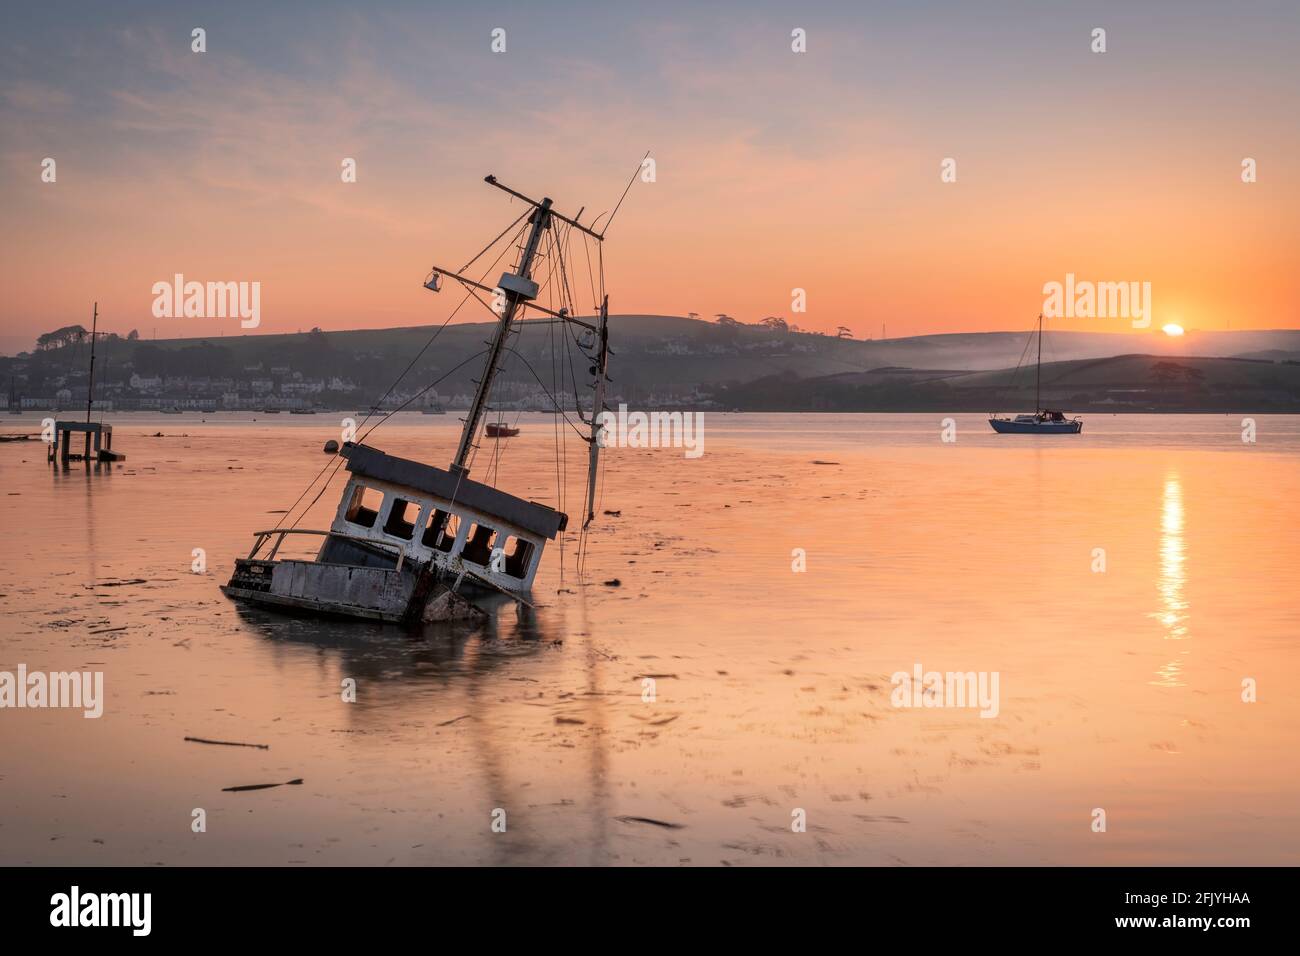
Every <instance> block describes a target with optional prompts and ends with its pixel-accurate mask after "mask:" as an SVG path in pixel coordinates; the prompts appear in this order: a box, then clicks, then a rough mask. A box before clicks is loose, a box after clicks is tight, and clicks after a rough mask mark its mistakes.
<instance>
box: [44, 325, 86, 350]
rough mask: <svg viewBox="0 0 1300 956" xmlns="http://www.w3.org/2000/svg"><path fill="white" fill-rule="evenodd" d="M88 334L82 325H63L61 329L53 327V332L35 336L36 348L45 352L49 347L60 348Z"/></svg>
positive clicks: (78, 340)
mask: <svg viewBox="0 0 1300 956" xmlns="http://www.w3.org/2000/svg"><path fill="white" fill-rule="evenodd" d="M89 334H90V333H89V332H88V331H87V330H86V327H85V326H84V325H65V326H64V327H63V328H61V329H55V330H54V331H53V332H46V333H45V334H44V335H40V336H37V338H36V350H37V351H38V352H45V351H47V350H49V349H61V348H63V347H64V346H65V345H71V344H72V343H74V342H80V341H81V340H82V339H84V338H85V337H86V336H87V335H89Z"/></svg>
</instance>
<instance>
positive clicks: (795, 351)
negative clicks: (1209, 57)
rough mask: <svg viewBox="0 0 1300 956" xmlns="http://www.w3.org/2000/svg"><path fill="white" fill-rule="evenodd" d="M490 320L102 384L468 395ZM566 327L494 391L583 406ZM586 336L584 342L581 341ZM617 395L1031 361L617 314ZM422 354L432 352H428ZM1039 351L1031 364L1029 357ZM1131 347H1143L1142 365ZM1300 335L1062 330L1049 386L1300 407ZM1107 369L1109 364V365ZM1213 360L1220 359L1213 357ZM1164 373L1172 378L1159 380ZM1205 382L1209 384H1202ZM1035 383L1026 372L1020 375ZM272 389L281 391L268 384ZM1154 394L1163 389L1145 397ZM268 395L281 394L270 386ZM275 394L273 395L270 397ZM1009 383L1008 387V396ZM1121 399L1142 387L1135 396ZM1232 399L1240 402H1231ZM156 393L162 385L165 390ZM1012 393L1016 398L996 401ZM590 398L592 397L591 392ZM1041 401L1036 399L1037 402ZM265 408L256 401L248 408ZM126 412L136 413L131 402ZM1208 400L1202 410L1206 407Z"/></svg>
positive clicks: (922, 402) (24, 370) (167, 355)
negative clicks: (1299, 391)
mask: <svg viewBox="0 0 1300 956" xmlns="http://www.w3.org/2000/svg"><path fill="white" fill-rule="evenodd" d="M492 329H493V326H492V323H490V322H480V323H472V324H462V325H450V326H447V327H446V328H445V329H443V330H442V331H441V332H440V333H438V334H437V336H436V338H435V339H434V341H433V344H432V345H431V346H429V347H428V348H427V349H426V346H427V345H428V343H429V341H430V339H431V337H433V336H434V333H435V331H436V328H435V327H434V326H413V327H405V328H392V329H357V330H351V331H341V332H322V331H319V330H313V331H311V332H306V333H294V334H260V335H227V336H213V337H209V338H204V339H157V340H140V341H126V340H122V339H112V340H109V341H106V342H105V343H104V344H103V346H101V351H100V353H99V355H100V358H101V363H100V364H99V365H98V366H97V370H96V381H97V383H99V388H101V389H104V390H106V391H101V392H100V395H101V397H103V396H105V395H108V396H109V397H116V398H117V399H119V400H121V401H122V402H123V404H124V405H126V403H128V402H129V401H130V399H131V397H132V395H133V394H137V393H135V392H133V391H132V389H131V388H129V387H127V386H126V385H125V384H123V383H125V382H126V381H127V380H129V379H130V378H131V376H132V375H138V376H141V377H145V378H149V379H151V380H154V379H158V378H161V379H162V380H163V381H164V382H165V383H166V384H165V385H164V386H163V393H164V395H165V397H168V398H172V397H174V398H182V397H186V396H187V395H189V396H193V395H194V394H195V393H196V390H197V389H200V388H202V389H206V391H205V392H204V395H205V396H207V397H208V398H211V399H213V400H219V399H220V396H221V395H222V394H225V393H227V392H229V391H232V390H233V391H237V392H238V393H239V394H240V395H241V396H244V395H246V394H249V393H250V389H251V390H252V391H253V392H256V393H257V394H266V395H268V396H269V400H272V399H274V397H275V396H277V395H288V394H295V395H300V396H301V395H307V396H308V397H307V398H305V399H302V400H303V401H307V402H311V403H314V404H317V405H318V406H320V407H331V408H355V407H361V406H364V405H365V404H366V403H367V402H371V401H375V400H378V398H379V397H380V396H382V395H383V394H384V393H385V391H386V390H387V389H388V387H389V386H390V385H391V384H392V383H393V381H394V380H395V379H396V378H397V376H398V375H399V374H400V373H401V372H402V370H403V369H405V368H406V367H407V366H408V365H411V363H412V362H413V361H414V365H413V366H412V367H411V370H410V372H409V374H408V375H407V377H406V378H405V380H404V381H403V383H402V386H401V391H402V392H403V393H405V394H411V393H412V392H414V391H417V390H418V389H420V388H423V387H424V386H426V385H428V384H429V383H430V382H434V381H437V382H438V385H437V392H438V394H439V395H440V396H442V397H443V398H444V399H447V398H450V399H453V400H454V399H455V398H456V397H458V396H464V395H466V394H468V393H471V392H472V391H473V388H474V378H475V377H476V376H477V375H478V372H479V369H480V363H479V362H478V361H477V360H475V359H474V356H476V355H477V353H479V352H481V351H482V350H483V349H484V347H485V343H486V342H487V340H488V339H489V338H490V336H491V333H492ZM570 330H571V331H566V329H564V328H563V327H561V326H558V325H555V324H550V323H541V322H525V323H522V324H521V325H520V326H519V328H518V333H517V335H516V336H514V337H513V338H512V340H511V351H510V352H509V353H508V355H507V360H506V362H505V365H504V367H503V372H502V375H501V377H500V379H499V380H498V383H499V387H498V389H497V390H496V391H495V392H494V394H495V395H496V396H497V397H498V398H500V399H502V400H506V399H507V398H510V399H513V400H515V401H519V402H525V403H529V402H531V403H534V404H535V403H537V402H538V401H547V400H548V399H547V393H548V392H549V391H551V390H553V389H554V387H555V385H556V383H557V381H558V378H559V375H560V372H561V371H564V372H565V373H566V378H567V381H568V384H567V386H565V387H566V389H567V390H568V395H569V399H570V401H571V400H572V396H573V387H572V382H573V379H574V378H576V379H577V380H578V381H579V383H585V382H587V381H588V380H589V373H588V372H587V369H586V368H585V367H584V366H585V364H586V360H585V359H584V358H583V356H582V355H581V353H580V352H579V351H578V350H577V349H576V348H574V347H573V345H574V340H573V338H571V339H570V342H569V343H568V344H567V345H566V342H565V336H566V335H572V332H573V331H578V330H572V327H570ZM580 337H581V336H576V337H574V338H580ZM610 342H611V348H612V358H611V363H610V374H611V378H612V380H613V389H612V400H614V401H627V402H629V403H631V404H640V405H643V406H659V405H670V404H694V405H703V404H707V403H710V402H716V403H717V404H720V405H723V406H725V407H739V408H772V409H795V408H827V409H834V408H844V409H850V408H867V407H871V408H895V409H900V410H902V409H906V408H913V407H915V408H931V407H949V408H954V410H961V408H963V407H966V406H964V405H960V406H954V405H953V403H954V402H971V403H975V404H973V405H971V406H970V407H972V408H975V407H978V408H985V407H988V406H986V405H985V404H984V403H986V402H989V401H991V400H994V399H995V398H996V401H997V402H1001V403H1002V404H1003V406H1004V407H1010V404H1012V403H1013V400H1014V402H1018V403H1019V404H1023V403H1024V402H1023V395H1022V394H1020V393H1019V392H1016V391H1014V390H1012V389H1011V385H1010V382H1009V379H1008V378H1007V376H1009V375H1011V372H1010V371H1008V370H1009V369H1013V368H1015V367H1016V365H1017V364H1018V363H1019V362H1020V361H1021V359H1022V358H1026V360H1027V361H1029V362H1030V363H1032V361H1033V353H1032V346H1030V348H1029V349H1027V345H1029V343H1030V337H1029V335H1028V333H1027V332H983V333H960V334H945V335H925V336H913V337H908V338H899V339H888V340H874V341H872V340H867V341H864V340H859V339H848V338H835V337H832V336H828V335H819V334H813V333H806V332H792V331H789V330H786V329H781V328H779V327H778V328H775V329H773V328H769V327H765V326H762V325H747V324H740V323H730V324H719V323H716V322H705V321H700V320H698V319H691V318H684V317H681V316H669V315H616V316H612V317H611V319H610ZM422 350H423V351H422ZM1027 351H1028V353H1029V354H1028V355H1027V356H1026V353H1027ZM1134 353H1141V355H1140V356H1138V355H1134ZM1297 355H1300V331H1291V330H1279V331H1240V332H1202V333H1198V332H1190V333H1188V334H1186V335H1184V336H1181V337H1177V338H1173V337H1169V336H1166V335H1164V334H1162V333H1158V332H1148V333H1140V334H1139V333H1134V334H1123V333H1104V332H1050V331H1049V333H1048V334H1047V336H1046V337H1045V339H1044V352H1043V357H1044V361H1045V363H1046V364H1045V366H1044V381H1045V383H1046V382H1047V381H1048V378H1049V377H1051V378H1052V383H1051V386H1050V387H1051V388H1052V389H1053V393H1052V394H1053V395H1059V396H1060V398H1061V400H1063V401H1065V400H1068V402H1067V404H1068V403H1070V402H1072V403H1073V404H1074V407H1079V404H1080V403H1081V402H1102V403H1106V404H1107V405H1108V406H1109V405H1112V404H1113V403H1123V404H1125V406H1126V407H1128V406H1129V405H1132V406H1133V407H1148V406H1155V407H1164V404H1165V400H1164V399H1163V398H1161V397H1160V396H1162V395H1163V396H1166V397H1169V400H1170V401H1172V402H1173V405H1174V406H1176V407H1191V406H1190V405H1189V404H1188V403H1192V404H1196V403H1206V402H1208V403H1209V406H1207V407H1218V405H1216V404H1215V403H1220V404H1221V403H1222V402H1224V401H1227V400H1228V399H1229V398H1232V400H1233V401H1236V400H1237V399H1238V398H1239V399H1242V400H1249V401H1250V402H1266V403H1267V404H1268V406H1269V407H1290V405H1289V404H1288V403H1293V402H1294V384H1295V383H1294V374H1295V366H1293V365H1287V364H1286V363H1287V362H1294V360H1295V356H1297ZM1234 356H1248V357H1251V358H1257V359H1259V360H1260V362H1259V363H1257V366H1258V367H1256V366H1252V367H1251V368H1250V369H1249V371H1248V372H1246V373H1242V374H1236V375H1234V374H1231V373H1230V372H1229V371H1227V370H1229V369H1237V368H1238V367H1237V366H1231V365H1224V366H1222V368H1220V366H1219V365H1216V364H1214V363H1216V362H1219V363H1222V362H1227V361H1229V360H1230V359H1231V358H1232V357H1234ZM1103 359H1104V360H1107V362H1106V363H1103V364H1101V365H1098V364H1097V362H1098V360H1103ZM1165 360H1168V361H1176V362H1179V363H1182V364H1186V365H1188V367H1190V368H1193V369H1196V370H1200V371H1199V372H1198V371H1193V372H1191V373H1188V374H1190V375H1192V376H1193V379H1191V380H1188V381H1186V382H1182V381H1177V380H1176V378H1177V374H1183V373H1176V374H1175V373H1168V374H1169V375H1171V376H1172V377H1171V380H1169V381H1166V380H1164V379H1160V378H1156V377H1153V376H1155V375H1156V374H1157V373H1153V372H1151V370H1150V367H1151V365H1152V364H1153V363H1156V362H1160V361H1165ZM85 361H86V353H85V348H84V344H83V345H80V346H68V347H65V348H58V349H50V350H47V351H42V352H34V353H32V354H31V355H30V356H22V357H19V358H18V359H16V360H15V359H0V375H3V376H4V377H5V378H6V379H7V378H8V377H9V375H10V374H15V375H16V378H17V382H16V385H15V389H16V391H18V392H19V393H21V394H23V395H41V394H53V393H54V392H55V390H56V389H59V388H64V389H66V390H68V391H71V392H76V391H77V389H78V387H80V388H81V389H82V390H83V393H84V366H85ZM1206 363H1211V364H1208V365H1207V364H1206ZM1160 374H1162V375H1163V374H1166V373H1160ZM1198 374H1203V375H1204V378H1203V379H1196V378H1195V376H1197V375H1198ZM1021 375H1022V376H1023V375H1024V372H1023V371H1022V372H1021ZM322 381H323V382H326V383H330V384H331V386H338V385H339V383H344V384H345V385H346V390H340V389H339V388H337V387H335V388H333V390H329V389H327V390H325V391H319V392H309V391H306V390H304V389H303V383H310V382H322ZM268 383H270V384H268ZM1152 388H1156V389H1157V390H1158V391H1157V392H1149V393H1148V392H1143V391H1142V390H1144V389H1145V390H1150V389H1152ZM266 389H270V391H269V392H267V391H265V390H266ZM258 390H262V391H260V392H259V391H258ZM1009 390H1010V391H1009ZM1124 390H1129V391H1130V392H1131V396H1130V398H1123V397H1122V396H1123V393H1124ZM1234 390H1236V392H1237V394H1236V397H1235V398H1233V393H1234ZM153 394H155V395H157V394H158V390H157V388H155V391H154V393H153ZM1001 395H1005V396H1006V397H1005V398H1001V397H997V396H1001ZM580 397H581V398H582V399H583V400H584V402H585V401H586V399H587V394H586V393H585V392H583V393H581V396H580ZM1030 399H1031V404H1032V394H1031V395H1030ZM249 401H254V400H251V399H250V400H249ZM127 407H129V405H127ZM1197 407H1200V406H1199V405H1197Z"/></svg>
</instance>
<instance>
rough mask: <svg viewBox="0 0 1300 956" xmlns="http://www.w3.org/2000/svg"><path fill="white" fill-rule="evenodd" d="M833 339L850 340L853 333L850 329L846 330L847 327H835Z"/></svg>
mask: <svg viewBox="0 0 1300 956" xmlns="http://www.w3.org/2000/svg"><path fill="white" fill-rule="evenodd" d="M835 337H836V338H837V339H851V338H853V332H852V330H851V329H849V328H847V327H845V326H843V325H840V326H837V327H836V329H835Z"/></svg>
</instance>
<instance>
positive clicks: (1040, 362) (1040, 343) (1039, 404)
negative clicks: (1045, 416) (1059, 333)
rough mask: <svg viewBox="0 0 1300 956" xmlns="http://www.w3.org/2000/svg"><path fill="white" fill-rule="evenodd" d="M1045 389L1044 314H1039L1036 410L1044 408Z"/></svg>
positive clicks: (1035, 378)
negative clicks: (1042, 397)
mask: <svg viewBox="0 0 1300 956" xmlns="http://www.w3.org/2000/svg"><path fill="white" fill-rule="evenodd" d="M1042 391H1043V314H1042V313H1041V312H1040V313H1039V314H1038V370H1037V371H1036V372H1035V373H1034V411H1035V412H1039V411H1041V410H1042V408H1043V402H1042V399H1041V398H1040V396H1041V395H1042Z"/></svg>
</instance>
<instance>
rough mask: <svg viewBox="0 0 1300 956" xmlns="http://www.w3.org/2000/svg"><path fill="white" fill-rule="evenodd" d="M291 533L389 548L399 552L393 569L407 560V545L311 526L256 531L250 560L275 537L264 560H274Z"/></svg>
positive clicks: (398, 569)
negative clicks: (319, 529)
mask: <svg viewBox="0 0 1300 956" xmlns="http://www.w3.org/2000/svg"><path fill="white" fill-rule="evenodd" d="M289 534H314V535H319V536H322V537H326V538H344V539H346V540H349V541H357V542H359V543H361V544H366V545H370V546H372V547H376V548H389V549H391V550H393V551H396V552H397V567H396V568H394V569H393V570H395V571H400V570H402V564H403V563H404V562H405V561H406V547H405V546H404V545H400V544H393V543H391V542H388V541H377V540H375V539H374V538H366V537H363V536H361V535H358V534H344V533H343V532H341V531H316V530H313V529H310V528H272V529H271V530H269V531H254V532H253V536H254V537H255V538H256V539H257V540H256V541H255V542H254V544H253V550H252V551H249V552H248V560H250V561H251V560H253V559H254V558H256V557H257V552H258V551H260V550H262V546H263V545H264V544H266V542H267V541H268V540H269V539H271V538H275V544H274V545H272V547H271V553H270V554H268V555H267V556H266V557H265V558H262V559H261V560H263V561H274V560H275V556H276V554H278V553H279V551H280V546H281V545H282V544H284V537H285V535H289Z"/></svg>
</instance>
